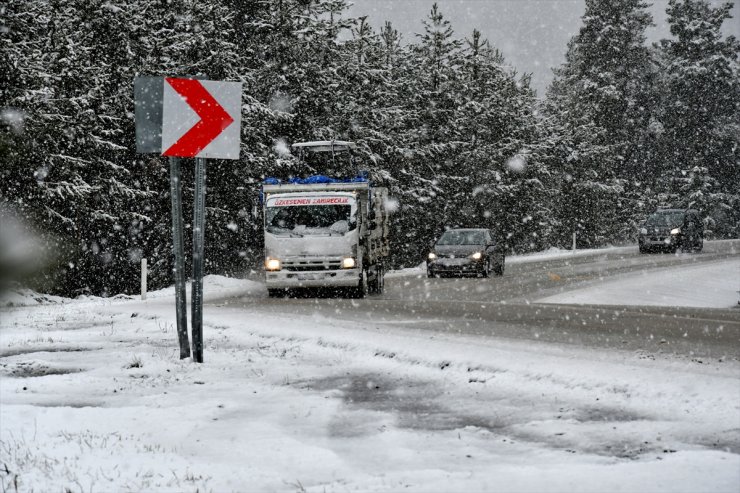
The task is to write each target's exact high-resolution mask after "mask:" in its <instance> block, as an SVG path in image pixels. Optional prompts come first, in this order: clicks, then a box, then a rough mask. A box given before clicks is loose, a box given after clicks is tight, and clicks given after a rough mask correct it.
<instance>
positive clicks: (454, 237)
mask: <svg viewBox="0 0 740 493" xmlns="http://www.w3.org/2000/svg"><path fill="white" fill-rule="evenodd" d="M485 242H486V237H485V232H483V231H446V232H445V233H444V234H443V235H442V236H441V237H440V238H439V241H437V245H482V244H484V243H485Z"/></svg>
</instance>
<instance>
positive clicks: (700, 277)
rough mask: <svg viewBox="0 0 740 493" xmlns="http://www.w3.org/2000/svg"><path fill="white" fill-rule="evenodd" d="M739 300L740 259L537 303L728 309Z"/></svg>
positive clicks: (637, 277)
mask: <svg viewBox="0 0 740 493" xmlns="http://www.w3.org/2000/svg"><path fill="white" fill-rule="evenodd" d="M738 300H740V259H732V260H726V261H721V262H712V263H702V264H699V265H691V266H686V267H674V268H671V269H662V270H645V271H642V272H639V273H634V274H629V275H626V276H625V277H623V278H622V279H617V280H611V281H604V282H600V283H595V284H592V285H590V286H588V287H585V288H580V289H575V290H572V291H566V292H564V293H560V294H556V295H554V296H548V297H547V298H542V299H540V300H538V302H540V303H564V304H585V305H590V304H594V305H643V306H690V307H697V308H730V307H734V306H737V304H738Z"/></svg>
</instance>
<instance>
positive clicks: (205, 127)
mask: <svg viewBox="0 0 740 493" xmlns="http://www.w3.org/2000/svg"><path fill="white" fill-rule="evenodd" d="M163 84H164V91H163V94H162V155H164V156H173V157H197V158H209V159H239V137H240V128H241V93H242V85H241V83H239V82H219V81H212V80H198V79H180V78H173V77H165V78H164V80H163Z"/></svg>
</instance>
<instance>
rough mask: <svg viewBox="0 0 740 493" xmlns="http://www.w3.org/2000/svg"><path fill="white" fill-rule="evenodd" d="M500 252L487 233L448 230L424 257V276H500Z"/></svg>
mask: <svg viewBox="0 0 740 493" xmlns="http://www.w3.org/2000/svg"><path fill="white" fill-rule="evenodd" d="M504 261H505V257H504V249H503V248H502V246H500V245H497V244H496V242H495V241H494V237H493V235H492V234H491V231H490V230H488V229H450V230H447V231H445V233H444V234H443V235H442V236H441V237H440V238H439V240H437V243H435V245H434V249H433V250H432V251H431V252H429V255H428V257H427V275H428V276H429V277H440V276H443V275H465V274H469V275H471V274H472V275H476V276H478V275H480V276H483V277H488V276H489V275H490V273H491V272H493V273H494V274H495V275H497V276H503V275H504Z"/></svg>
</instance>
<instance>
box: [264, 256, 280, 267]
mask: <svg viewBox="0 0 740 493" xmlns="http://www.w3.org/2000/svg"><path fill="white" fill-rule="evenodd" d="M265 270H280V259H277V258H271V257H267V258H266V259H265Z"/></svg>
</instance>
